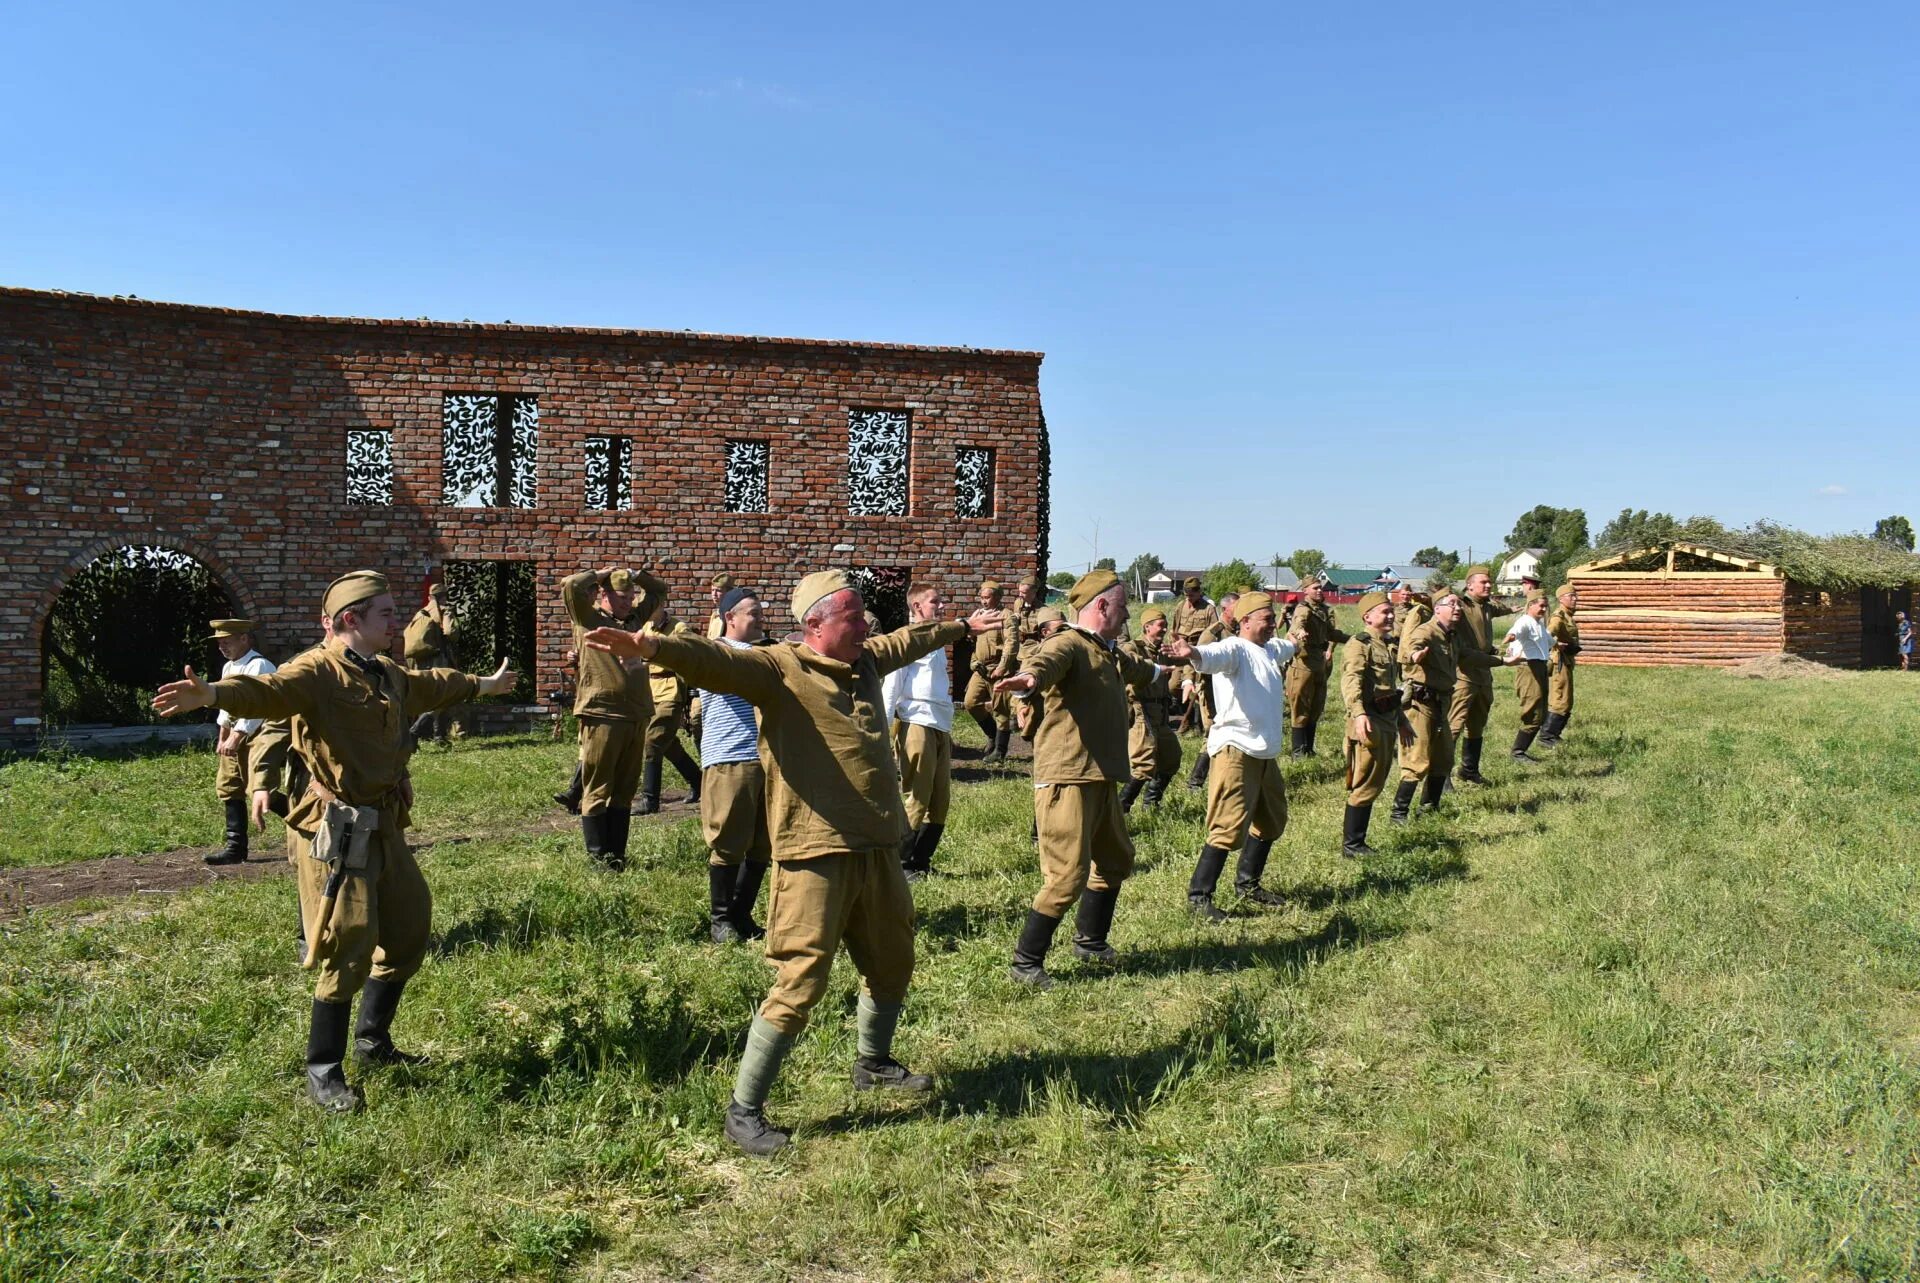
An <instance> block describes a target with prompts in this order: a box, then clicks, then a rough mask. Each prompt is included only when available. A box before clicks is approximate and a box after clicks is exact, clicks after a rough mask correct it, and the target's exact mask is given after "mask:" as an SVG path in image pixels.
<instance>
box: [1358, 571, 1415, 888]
mask: <svg viewBox="0 0 1920 1283" xmlns="http://www.w3.org/2000/svg"><path fill="white" fill-rule="evenodd" d="M1397 591H1398V590H1397ZM1402 595H1403V596H1404V595H1406V594H1404V592H1403V594H1402ZM1393 616H1394V608H1393V602H1392V601H1391V600H1390V599H1389V595H1386V594H1382V593H1377V592H1370V593H1368V594H1367V595H1366V596H1364V597H1362V598H1361V599H1360V622H1361V623H1362V624H1363V625H1365V628H1364V630H1363V631H1362V632H1361V633H1360V634H1359V635H1358V636H1355V637H1350V638H1348V639H1347V645H1346V649H1345V650H1344V651H1342V652H1341V656H1340V698H1341V700H1342V701H1343V702H1344V703H1345V704H1346V706H1347V812H1346V823H1345V827H1344V828H1343V829H1342V831H1341V835H1340V854H1342V855H1344V856H1347V857H1349V858H1352V859H1358V858H1359V857H1361V856H1367V855H1372V854H1373V853H1374V851H1373V848H1372V847H1370V846H1368V845H1367V825H1368V824H1369V822H1371V821H1372V819H1373V803H1374V800H1375V799H1376V798H1378V797H1379V796H1380V791H1381V790H1382V789H1384V788H1385V787H1386V786H1387V774H1388V772H1390V771H1391V770H1392V769H1393V751H1394V741H1395V740H1396V739H1398V740H1399V741H1400V742H1402V743H1405V742H1407V741H1410V740H1411V739H1412V738H1413V732H1412V730H1411V729H1410V728H1409V727H1408V726H1407V724H1406V723H1405V722H1404V721H1402V720H1401V717H1400V660H1399V657H1398V656H1397V655H1396V654H1395V653H1394V638H1393V637H1392V636H1391V633H1392V632H1393Z"/></svg>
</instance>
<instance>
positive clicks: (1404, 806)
mask: <svg viewBox="0 0 1920 1283" xmlns="http://www.w3.org/2000/svg"><path fill="white" fill-rule="evenodd" d="M1459 622H1460V595H1459V594H1458V593H1456V592H1454V591H1453V590H1452V589H1451V588H1440V589H1436V590H1434V595H1433V618H1432V619H1429V620H1428V621H1427V622H1426V623H1424V624H1422V625H1420V627H1419V628H1417V629H1415V630H1414V631H1413V632H1412V633H1411V634H1408V635H1406V636H1403V637H1402V638H1401V641H1400V649H1401V660H1400V663H1401V671H1402V672H1403V674H1404V675H1405V677H1406V679H1407V696H1406V702H1405V705H1404V707H1403V708H1402V710H1401V712H1402V716H1404V717H1405V718H1406V721H1407V726H1408V727H1409V729H1411V731H1412V732H1413V738H1412V739H1411V740H1409V741H1407V742H1406V744H1405V745H1404V746H1403V748H1402V749H1401V752H1400V789H1399V791H1398V792H1397V793H1395V794H1394V798H1393V815H1392V819H1393V821H1394V822H1395V823H1396V824H1403V823H1405V822H1406V819H1407V815H1408V813H1409V811H1410V810H1411V809H1412V806H1413V793H1414V790H1415V789H1418V788H1420V787H1421V786H1422V784H1424V785H1425V786H1426V787H1425V791H1424V796H1423V800H1424V801H1425V802H1426V806H1427V809H1428V810H1429V811H1431V810H1434V809H1435V808H1437V807H1438V806H1439V805H1440V794H1441V793H1442V792H1443V791H1444V790H1445V788H1446V785H1447V772H1449V771H1451V770H1452V769H1453V727H1452V724H1451V722H1450V721H1449V720H1448V714H1449V711H1450V710H1451V708H1452V707H1453V696H1454V690H1455V688H1456V687H1455V683H1456V682H1457V680H1458V674H1459V669H1458V666H1457V662H1456V660H1455V654H1456V648H1457V647H1458V646H1459V644H1460V635H1459V631H1458V625H1459Z"/></svg>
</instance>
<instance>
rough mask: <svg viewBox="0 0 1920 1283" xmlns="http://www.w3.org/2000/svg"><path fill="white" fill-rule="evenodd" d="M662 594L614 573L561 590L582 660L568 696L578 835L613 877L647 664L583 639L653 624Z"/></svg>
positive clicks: (647, 710) (627, 573)
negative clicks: (575, 744)
mask: <svg viewBox="0 0 1920 1283" xmlns="http://www.w3.org/2000/svg"><path fill="white" fill-rule="evenodd" d="M666 593H667V586H666V585H665V584H664V583H662V582H660V581H659V580H658V579H655V578H654V577H653V576H652V575H650V574H648V573H647V572H646V571H644V570H628V569H625V568H622V567H614V566H608V567H606V568H605V569H602V570H583V571H581V572H580V573H579V574H577V575H569V576H567V578H566V579H564V580H562V581H561V584H560V597H561V600H562V601H564V602H565V603H566V607H567V618H569V619H571V620H572V621H573V649H574V650H575V651H576V652H577V653H578V655H579V660H580V676H579V678H578V679H577V680H576V681H575V683H574V690H573V715H574V717H575V719H577V720H578V721H579V723H580V779H581V785H582V791H581V795H580V836H581V838H582V839H583V840H584V841H585V843H586V847H587V858H588V859H589V860H592V861H593V862H594V863H595V864H599V865H604V866H605V867H606V868H609V869H613V870H615V871H618V870H620V869H624V868H626V867H627V833H628V829H629V826H630V825H631V824H632V807H633V795H634V793H635V791H636V790H637V789H638V788H639V785H640V763H641V759H642V757H643V756H644V753H645V737H646V731H647V726H648V724H649V723H650V722H652V720H653V689H652V683H651V682H650V680H649V679H648V675H647V666H646V664H645V663H643V662H639V661H632V662H629V661H627V660H622V659H617V658H615V657H614V656H612V655H610V654H608V653H607V652H606V651H604V650H589V649H588V648H587V646H586V645H585V642H584V639H585V637H586V635H587V634H588V633H589V632H591V631H593V630H594V629H596V628H621V629H625V628H638V627H639V626H640V625H641V624H642V623H644V622H645V621H646V620H649V619H651V618H653V612H654V610H655V608H656V607H658V606H659V604H660V603H661V602H662V601H663V600H665V598H666Z"/></svg>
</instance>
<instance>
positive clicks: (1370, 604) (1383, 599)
mask: <svg viewBox="0 0 1920 1283" xmlns="http://www.w3.org/2000/svg"><path fill="white" fill-rule="evenodd" d="M1386 604H1387V595H1386V594H1385V593H1383V592H1380V591H1378V590H1376V591H1374V592H1370V593H1362V594H1361V596H1360V618H1362V619H1365V618H1366V617H1367V612H1368V611H1370V610H1372V609H1373V608H1374V607H1375V606H1384V605H1386Z"/></svg>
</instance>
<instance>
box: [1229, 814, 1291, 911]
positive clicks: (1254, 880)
mask: <svg viewBox="0 0 1920 1283" xmlns="http://www.w3.org/2000/svg"><path fill="white" fill-rule="evenodd" d="M1272 851H1273V839H1272V838H1258V837H1255V836H1254V835H1253V833H1252V831H1251V830H1249V831H1248V833H1247V841H1246V844H1245V845H1244V846H1242V847H1241V848H1240V863H1239V864H1238V865H1237V866H1236V867H1235V868H1234V871H1233V889H1234V890H1235V891H1238V892H1239V893H1240V898H1241V899H1243V900H1251V901H1253V902H1254V903H1255V904H1283V903H1285V902H1284V901H1283V900H1282V899H1281V898H1280V897H1279V896H1278V895H1276V894H1274V893H1273V892H1272V891H1269V890H1267V889H1266V888H1265V887H1263V886H1261V885H1260V879H1261V877H1262V876H1263V875H1264V874H1265V873H1266V871H1267V856H1268V855H1269V854H1271V853H1272Z"/></svg>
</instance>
